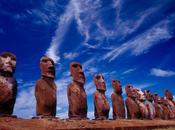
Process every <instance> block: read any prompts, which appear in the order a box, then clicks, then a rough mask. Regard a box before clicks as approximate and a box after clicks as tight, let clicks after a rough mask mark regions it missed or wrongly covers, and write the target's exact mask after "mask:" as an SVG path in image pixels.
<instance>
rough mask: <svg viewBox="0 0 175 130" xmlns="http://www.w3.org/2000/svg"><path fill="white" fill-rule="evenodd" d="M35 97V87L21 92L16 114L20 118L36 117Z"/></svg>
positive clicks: (16, 105)
mask: <svg viewBox="0 0 175 130" xmlns="http://www.w3.org/2000/svg"><path fill="white" fill-rule="evenodd" d="M35 106H36V103H35V96H34V85H33V87H28V88H27V89H24V90H22V91H20V92H19V94H18V96H17V99H16V103H15V108H14V114H15V115H17V116H18V117H25V118H26V117H27V118H28V117H30V118H31V117H33V116H35V108H36V107H35Z"/></svg>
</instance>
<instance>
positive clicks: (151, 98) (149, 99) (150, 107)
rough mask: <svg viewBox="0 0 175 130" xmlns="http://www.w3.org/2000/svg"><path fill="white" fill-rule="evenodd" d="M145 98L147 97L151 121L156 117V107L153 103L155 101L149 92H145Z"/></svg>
mask: <svg viewBox="0 0 175 130" xmlns="http://www.w3.org/2000/svg"><path fill="white" fill-rule="evenodd" d="M145 96H146V102H145V104H146V106H147V108H148V112H149V116H148V118H149V119H154V118H155V116H156V111H155V108H154V105H153V103H152V101H153V95H152V94H151V92H150V91H149V90H145Z"/></svg>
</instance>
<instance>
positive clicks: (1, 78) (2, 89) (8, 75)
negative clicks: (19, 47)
mask: <svg viewBox="0 0 175 130" xmlns="http://www.w3.org/2000/svg"><path fill="white" fill-rule="evenodd" d="M15 68H16V56H15V55H14V54H12V53H10V52H4V53H2V54H0V116H12V113H13V108H14V104H15V101H16V94H17V82H16V79H15V78H14V77H13V74H14V72H15Z"/></svg>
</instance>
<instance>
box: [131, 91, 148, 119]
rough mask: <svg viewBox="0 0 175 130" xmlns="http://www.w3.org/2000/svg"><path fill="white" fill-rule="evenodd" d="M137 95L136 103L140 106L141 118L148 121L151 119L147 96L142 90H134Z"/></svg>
mask: <svg viewBox="0 0 175 130" xmlns="http://www.w3.org/2000/svg"><path fill="white" fill-rule="evenodd" d="M134 91H135V94H136V95H137V97H136V99H135V100H136V103H137V104H138V106H139V110H140V118H141V119H148V118H149V113H148V108H147V106H146V105H145V95H144V93H143V92H142V91H141V90H140V89H136V88H134Z"/></svg>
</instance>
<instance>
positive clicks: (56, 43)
mask: <svg viewBox="0 0 175 130" xmlns="http://www.w3.org/2000/svg"><path fill="white" fill-rule="evenodd" d="M72 18H73V5H72V2H70V3H69V4H68V6H67V8H66V10H65V13H64V14H63V15H62V16H61V17H60V18H59V22H58V28H57V30H56V32H55V36H53V37H52V41H51V43H50V47H49V48H48V49H47V51H46V55H47V56H48V57H51V58H52V59H53V60H54V61H55V63H58V62H59V60H60V56H59V47H60V45H61V44H62V42H63V39H64V35H65V34H66V32H67V30H68V29H69V25H70V23H71V21H72Z"/></svg>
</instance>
